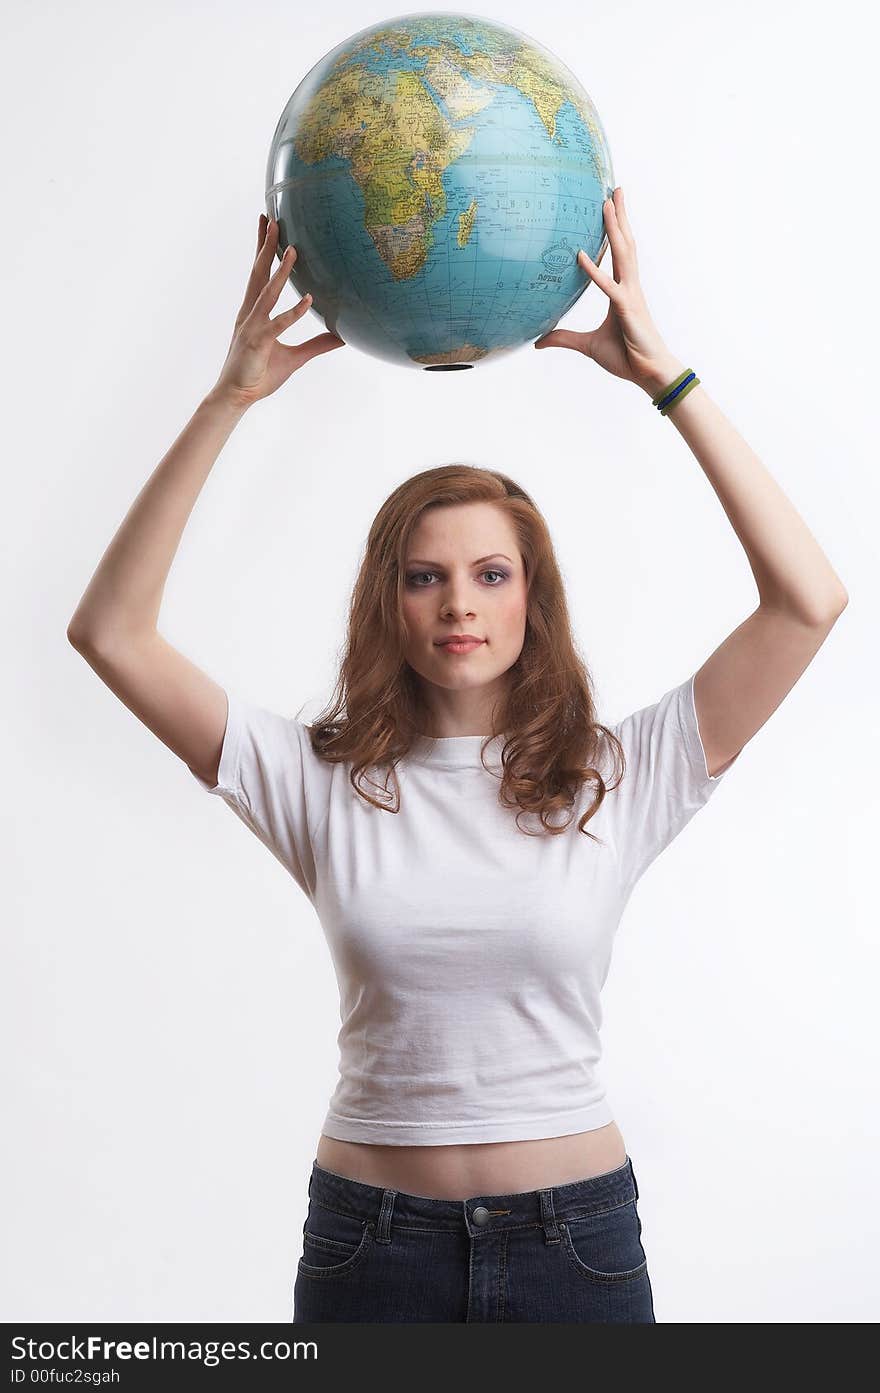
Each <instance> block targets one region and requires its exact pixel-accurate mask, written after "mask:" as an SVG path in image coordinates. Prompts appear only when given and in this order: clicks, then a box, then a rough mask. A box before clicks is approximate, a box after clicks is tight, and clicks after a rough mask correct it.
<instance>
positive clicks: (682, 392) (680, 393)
mask: <svg viewBox="0 0 880 1393" xmlns="http://www.w3.org/2000/svg"><path fill="white" fill-rule="evenodd" d="M699 385H700V379H699V378H698V377H697V375H696V373H695V372H694V370H693V368H685V370H684V372H683V373H681V374H680V376H678V377H677V378H676V379H675V381H674V382H670V384H669V386H668V387H664V388H663V391H662V392H658V394H657V396H656V397H654V399H653V401H652V402H651V405H652V406H656V408H657V410H658V411H659V412H660V415H661V416H665V415H666V413H667V412H668V411H669V410H670V408H671V407H673V406H674V405H675V403H676V402H677V401H681V399H682V397H686V396H687V394H688V392H690V391H692V389H693V388H694V387H699Z"/></svg>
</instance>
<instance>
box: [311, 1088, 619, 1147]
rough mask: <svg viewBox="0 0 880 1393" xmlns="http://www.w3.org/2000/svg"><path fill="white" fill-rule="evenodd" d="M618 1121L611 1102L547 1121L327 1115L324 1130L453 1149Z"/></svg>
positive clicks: (340, 1136) (349, 1137)
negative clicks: (388, 1119)
mask: <svg viewBox="0 0 880 1393" xmlns="http://www.w3.org/2000/svg"><path fill="white" fill-rule="evenodd" d="M613 1121H614V1113H613V1111H612V1109H611V1105H610V1104H609V1102H608V1100H607V1098H599V1099H597V1100H596V1102H594V1103H589V1104H587V1106H586V1107H583V1108H577V1109H576V1110H575V1111H571V1110H569V1111H567V1112H564V1113H551V1114H549V1115H548V1116H547V1117H526V1118H506V1119H504V1120H501V1121H486V1120H485V1119H480V1121H478V1122H384V1121H365V1120H363V1119H361V1118H356V1117H342V1116H340V1115H339V1113H335V1112H333V1111H332V1109H331V1111H330V1112H328V1113H327V1116H326V1118H325V1119H324V1124H323V1126H322V1128H321V1131H322V1132H323V1134H324V1136H327V1137H332V1138H333V1139H334V1140H336V1141H355V1142H367V1143H368V1144H369V1143H372V1144H373V1145H381V1146H449V1145H454V1144H461V1143H465V1144H467V1143H471V1144H474V1145H475V1144H476V1143H477V1142H489V1141H534V1140H537V1139H539V1138H545V1137H568V1136H572V1135H573V1134H574V1133H575V1132H592V1131H594V1130H595V1129H596V1128H597V1127H605V1126H607V1124H608V1123H609V1122H613Z"/></svg>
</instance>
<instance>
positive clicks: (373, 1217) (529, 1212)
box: [309, 1156, 639, 1243]
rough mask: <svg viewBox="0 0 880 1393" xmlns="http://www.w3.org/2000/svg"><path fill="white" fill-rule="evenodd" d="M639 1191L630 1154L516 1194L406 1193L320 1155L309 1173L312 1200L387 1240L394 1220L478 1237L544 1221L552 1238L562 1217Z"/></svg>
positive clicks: (610, 1205) (578, 1215)
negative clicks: (596, 1170)
mask: <svg viewBox="0 0 880 1393" xmlns="http://www.w3.org/2000/svg"><path fill="white" fill-rule="evenodd" d="M638 1194H639V1189H638V1185H637V1183H636V1177H635V1172H634V1170H633V1165H632V1161H631V1159H630V1158H629V1156H627V1158H626V1160H625V1161H624V1162H623V1164H622V1165H621V1166H617V1167H616V1169H615V1170H611V1171H605V1172H604V1173H603V1174H602V1175H592V1176H587V1177H585V1178H584V1179H583V1180H572V1181H570V1182H569V1183H568V1184H567V1185H548V1186H547V1187H545V1188H544V1189H539V1190H520V1191H515V1192H513V1193H512V1194H489V1195H474V1196H472V1197H471V1198H469V1199H466V1200H451V1199H431V1198H429V1197H428V1196H425V1195H410V1194H407V1192H406V1191H405V1190H393V1189H389V1188H385V1187H383V1186H381V1185H366V1184H364V1182H363V1181H360V1180H350V1179H349V1178H348V1176H344V1175H337V1174H336V1172H335V1171H329V1170H326V1169H325V1168H324V1167H323V1166H319V1165H318V1162H317V1161H313V1162H312V1172H311V1175H310V1177H309V1199H310V1201H312V1203H314V1204H319V1205H324V1206H325V1208H327V1209H335V1210H337V1211H339V1212H340V1213H342V1214H349V1215H351V1216H352V1217H353V1218H356V1219H363V1220H365V1221H367V1222H368V1223H369V1222H372V1223H373V1225H374V1227H375V1236H376V1238H377V1239H378V1241H379V1242H386V1243H387V1242H388V1241H389V1238H390V1228H391V1224H392V1222H393V1223H394V1224H407V1225H410V1226H412V1227H414V1228H425V1229H460V1228H462V1227H464V1228H466V1229H467V1231H468V1233H469V1234H471V1235H473V1236H474V1237H477V1236H478V1235H479V1234H484V1233H491V1232H497V1231H498V1230H499V1229H508V1228H520V1227H522V1226H523V1225H534V1224H541V1225H543V1227H544V1230H545V1234H546V1237H547V1240H548V1241H549V1242H553V1241H556V1240H557V1239H558V1237H559V1235H558V1232H557V1229H556V1224H557V1221H558V1220H565V1219H582V1218H585V1217H586V1216H587V1215H589V1214H599V1213H601V1212H602V1211H603V1210H607V1209H617V1208H618V1207H619V1206H620V1205H622V1204H627V1203H629V1202H630V1201H631V1200H634V1199H637V1198H638ZM475 1216H476V1217H475Z"/></svg>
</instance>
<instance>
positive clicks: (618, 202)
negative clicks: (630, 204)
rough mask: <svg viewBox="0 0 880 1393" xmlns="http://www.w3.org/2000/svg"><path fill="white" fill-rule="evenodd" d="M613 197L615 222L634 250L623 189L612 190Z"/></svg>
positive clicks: (634, 242) (634, 240) (633, 239)
mask: <svg viewBox="0 0 880 1393" xmlns="http://www.w3.org/2000/svg"><path fill="white" fill-rule="evenodd" d="M614 195H615V198H614V212H615V215H616V217H617V221H618V222H619V223H620V226H621V229H622V231H623V233H624V235H625V236H626V237H628V238H629V240H630V242H631V243H632V245H633V250H635V245H636V239H635V237H634V236H633V232H632V228H631V227H630V225H629V218H628V217H627V216H626V205H625V203H624V201H623V189H621V188H620V187H618V188H616V189H615V190H614Z"/></svg>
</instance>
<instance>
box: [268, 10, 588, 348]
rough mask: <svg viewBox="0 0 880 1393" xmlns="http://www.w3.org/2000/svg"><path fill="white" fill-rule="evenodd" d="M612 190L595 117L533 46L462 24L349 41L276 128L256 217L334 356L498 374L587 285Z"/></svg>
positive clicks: (501, 30)
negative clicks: (581, 255) (342, 346)
mask: <svg viewBox="0 0 880 1393" xmlns="http://www.w3.org/2000/svg"><path fill="white" fill-rule="evenodd" d="M613 189H614V182H613V173H612V168H611V155H610V152H609V149H608V142H607V140H606V138H605V133H604V130H603V128H602V123H601V121H600V120H599V116H598V113H597V111H596V108H595V107H594V105H593V103H592V101H591V100H590V98H589V96H588V95H587V93H586V92H585V91H584V89H583V87H581V85H580V83H579V82H578V81H577V79H576V78H575V77H574V76H573V75H572V73H571V72H569V70H568V68H566V67H565V66H564V64H562V63H561V62H560V61H559V59H558V58H555V57H554V56H553V55H552V54H551V53H549V52H548V51H547V49H545V48H542V47H541V45H540V44H537V43H536V42H535V41H534V40H533V39H529V38H527V37H526V36H525V35H524V34H521V33H519V32H518V31H516V30H514V29H509V28H507V27H506V26H504V25H501V24H496V23H494V22H492V21H490V20H486V19H480V18H475V17H473V16H469V15H456V14H444V13H426V14H411V15H401V16H398V17H397V18H395V19H392V20H388V21H387V22H386V23H382V24H375V25H372V26H371V27H370V28H368V29H363V30H361V32H360V33H358V34H355V35H354V37H353V38H350V39H347V40H346V41H345V42H344V43H341V44H339V45H338V46H337V47H336V48H334V49H332V50H331V52H330V53H328V54H327V55H326V56H325V57H324V58H322V59H321V61H320V62H319V63H317V64H316V65H315V66H314V67H313V68H312V69H311V71H310V72H309V73H308V74H307V75H306V76H305V77H304V78H303V80H302V82H300V84H299V86H298V87H297V88H296V91H295V92H294V93H293V95H292V97H291V98H290V100H289V101H288V103H287V105H286V106H285V108H284V111H283V112H282V114H281V118H280V120H279V122H278V126H277V128H276V131H275V135H274V137H273V139H272V145H271V149H270V153H269V160H268V165H267V170H266V210H267V213H268V215H269V217H270V218H276V219H277V220H278V224H279V241H278V252H279V255H280V254H282V253H283V251H284V248H285V247H286V246H288V245H289V244H290V243H293V245H294V246H295V247H296V249H297V259H296V261H295V263H294V267H293V270H292V272H291V276H290V280H291V282H292V284H293V286H294V287H295V289H296V290H297V292H298V293H299V294H300V295H303V294H305V292H306V291H310V292H311V294H312V296H313V301H312V308H313V309H314V311H315V312H316V313H317V314H318V315H319V316H320V317H321V319H323V321H324V323H325V325H326V327H327V328H328V329H330V330H332V331H333V332H334V333H337V334H339V335H340V336H341V337H342V338H343V339H344V340H345V341H346V343H348V344H351V345H353V346H354V347H355V348H358V349H361V350H362V351H363V352H365V353H369V354H372V355H374V356H375V357H377V358H381V359H385V360H386V361H388V362H391V363H397V364H400V365H402V366H406V367H421V368H430V369H435V370H437V369H441V370H443V369H445V370H449V369H456V368H469V367H474V366H475V365H476V364H480V363H487V362H490V361H494V360H497V359H498V358H499V357H502V356H504V355H505V354H507V353H509V352H512V351H513V350H514V349H516V348H519V347H521V346H522V345H523V344H526V343H531V342H532V341H533V340H534V339H536V338H538V337H539V336H540V335H541V334H544V333H546V332H547V331H548V330H550V329H552V328H554V326H555V325H556V324H557V323H558V321H559V319H560V318H561V317H562V316H563V315H564V314H566V313H567V311H568V310H570V309H571V307H572V305H573V304H574V303H575V301H576V300H577V299H578V298H579V296H580V295H581V294H582V293H583V291H584V290H585V288H586V286H587V285H589V284H590V279H589V277H588V276H587V275H586V273H585V272H584V271H583V270H582V268H581V267H580V266H579V265H578V262H577V254H578V250H579V249H580V248H581V247H583V248H584V250H585V251H586V252H587V254H588V256H589V257H590V258H591V259H592V261H594V262H595V263H597V264H598V262H599V260H600V259H601V256H602V255H603V254H604V252H605V247H606V243H607V238H606V235H605V228H604V223H603V217H602V206H603V202H604V200H605V199H606V198H609V197H610V196H611V194H612V192H613Z"/></svg>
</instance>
